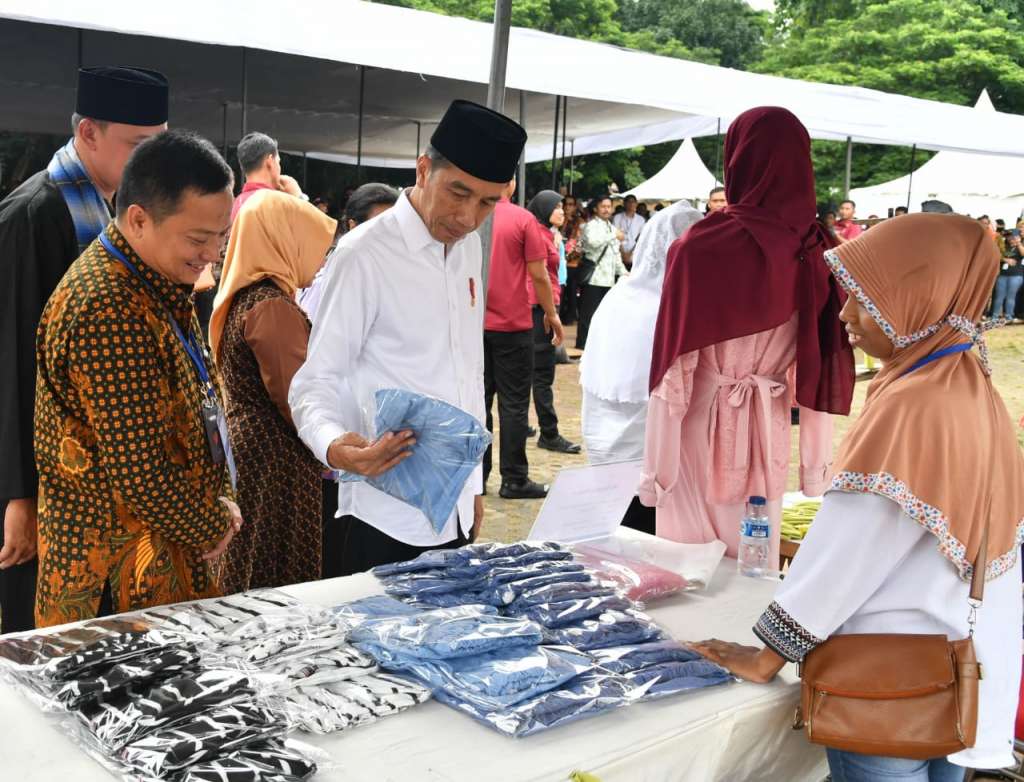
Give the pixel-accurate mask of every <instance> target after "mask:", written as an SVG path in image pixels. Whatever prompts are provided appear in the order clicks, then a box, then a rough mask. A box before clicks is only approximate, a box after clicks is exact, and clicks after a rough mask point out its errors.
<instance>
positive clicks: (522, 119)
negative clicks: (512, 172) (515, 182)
mask: <svg viewBox="0 0 1024 782" xmlns="http://www.w3.org/2000/svg"><path fill="white" fill-rule="evenodd" d="M519 124H520V125H522V126H523V127H524V128H525V127H526V93H525V92H524V91H523V90H519ZM516 200H517V201H518V202H519V205H520V206H526V150H525V149H524V150H523V154H522V155H520V156H519V195H518V197H517V199H516Z"/></svg>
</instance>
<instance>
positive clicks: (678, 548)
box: [576, 527, 725, 591]
mask: <svg viewBox="0 0 1024 782" xmlns="http://www.w3.org/2000/svg"><path fill="white" fill-rule="evenodd" d="M581 548H582V549H584V550H585V551H586V550H597V551H598V552H600V554H599V556H600V555H611V556H613V557H617V558H622V559H626V560H632V561H635V562H640V563H646V564H648V565H652V566H655V567H659V568H663V569H664V570H666V571H668V572H670V573H673V574H676V575H678V576H681V577H682V578H683V579H684V580H685V582H686V585H685V587H683V588H684V589H685V590H687V591H694V590H699V589H707V586H708V584H710V583H711V577H712V576H713V575H714V573H715V570H716V569H717V568H718V564H719V563H720V562H721V561H722V557H723V556H724V555H725V543H723V542H722V541H720V540H714V541H711V542H710V543H676V542H675V541H674V540H666V539H665V538H658V537H655V536H653V535H645V534H644V533H642V532H636V531H634V530H631V529H627V528H626V527H619V528H618V529H617V530H616V533H615V535H614V536H613V537H609V538H602V539H600V540H592V541H588V542H587V543H586V544H585V545H583V546H579V545H578V546H576V550H577V551H579V550H580V549H581ZM609 561H613V560H609ZM638 572H639V571H638ZM652 573H653V571H652ZM642 581H643V579H642V578H641V582H642Z"/></svg>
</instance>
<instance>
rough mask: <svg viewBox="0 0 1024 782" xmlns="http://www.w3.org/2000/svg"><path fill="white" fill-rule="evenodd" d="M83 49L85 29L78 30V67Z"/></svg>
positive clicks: (80, 65)
mask: <svg viewBox="0 0 1024 782" xmlns="http://www.w3.org/2000/svg"><path fill="white" fill-rule="evenodd" d="M84 51H85V31H84V30H81V29H80V30H79V31H78V67H79V68H81V67H82V58H83V52H84Z"/></svg>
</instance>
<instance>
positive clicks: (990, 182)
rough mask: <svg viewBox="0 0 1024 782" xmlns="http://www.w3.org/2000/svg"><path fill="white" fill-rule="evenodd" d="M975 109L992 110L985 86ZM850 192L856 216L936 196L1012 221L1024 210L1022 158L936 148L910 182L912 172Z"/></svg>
mask: <svg viewBox="0 0 1024 782" xmlns="http://www.w3.org/2000/svg"><path fill="white" fill-rule="evenodd" d="M974 111H975V112H977V113H978V114H980V115H992V114H993V113H994V112H995V109H994V108H993V106H992V99H991V98H990V97H989V95H988V92H987V91H983V92H982V93H981V97H980V98H978V102H977V104H976V105H975V107H974ZM1022 145H1024V143H1022ZM908 193H909V194H910V199H909V202H908V199H907V194H908ZM850 198H851V199H852V200H853V201H855V202H856V203H857V215H858V216H859V217H867V216H869V215H872V214H875V215H878V216H879V217H885V216H886V215H887V214H888V210H889V208H890V207H897V206H909V208H910V209H911V210H912V211H917V210H918V209H920V207H921V202H922V201H927V200H930V199H938V200H940V201H945V202H946V203H948V204H949V205H950V206H952V207H953V209H955V210H956V211H957V212H961V213H963V214H971V215H974V216H979V215H982V214H987V215H989V216H990V217H992V219H993V220H994V219H996V218H997V217H1001V218H1003V219H1004V220H1007V221H1012V222H1015V221H1016V220H1017V218H1018V217H1019V216H1020V214H1021V212H1022V210H1024V158H1021V157H1010V156H1003V155H981V154H972V153H968V152H948V151H947V152H939V153H938V154H936V155H935V156H934V157H932V159H931V160H929V161H928V162H927V163H925V164H924V165H923V166H921V167H920V168H919V169H917V170H916V171H915V172H914V174H913V182H911V176H910V175H907V176H903V177H900V178H899V179H893V180H891V181H889V182H883V183H882V184H880V185H873V186H872V187H861V188H857V189H855V190H851V191H850Z"/></svg>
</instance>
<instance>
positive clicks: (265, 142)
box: [231, 133, 283, 222]
mask: <svg viewBox="0 0 1024 782" xmlns="http://www.w3.org/2000/svg"><path fill="white" fill-rule="evenodd" d="M238 166H239V168H241V169H242V173H243V174H244V175H245V186H244V187H242V192H241V193H239V194H238V195H237V196H236V197H235V203H234V206H232V207H231V222H234V221H235V216H236V215H237V214H238V210H239V209H241V208H242V204H244V203H245V202H246V201H248V200H249V196H251V195H252V194H253V193H255V192H256V191H257V190H267V189H269V190H282V189H283V188H282V187H281V156H280V155H279V154H278V152H277V142H276V141H274V139H272V138H271V137H270V136H268V135H267V134H266V133H249V134H248V135H246V136H245V137H244V138H243V139H242V140H241V141H239V142H238Z"/></svg>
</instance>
